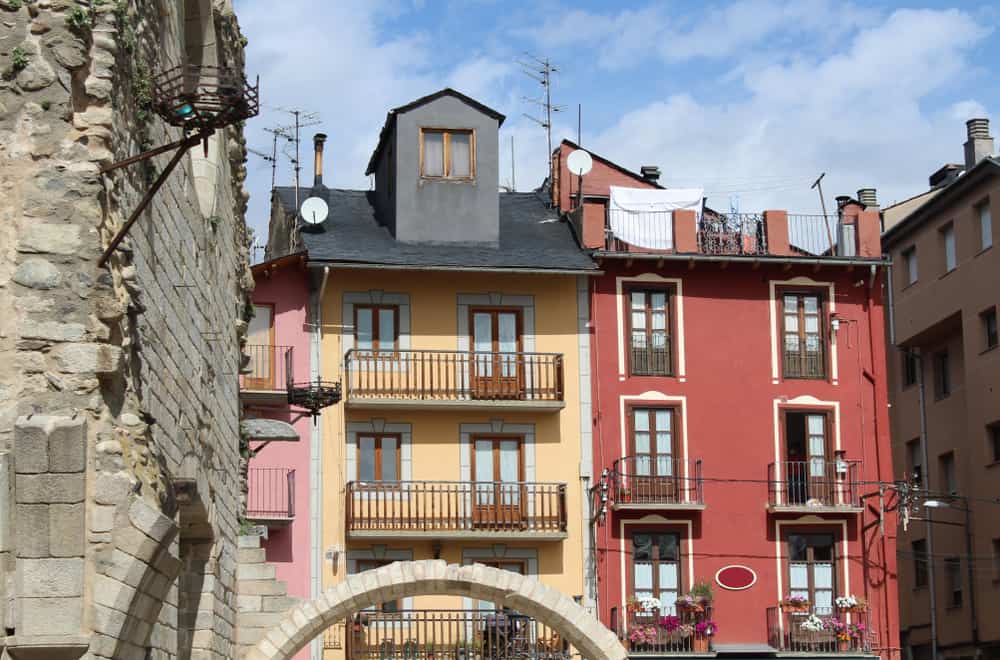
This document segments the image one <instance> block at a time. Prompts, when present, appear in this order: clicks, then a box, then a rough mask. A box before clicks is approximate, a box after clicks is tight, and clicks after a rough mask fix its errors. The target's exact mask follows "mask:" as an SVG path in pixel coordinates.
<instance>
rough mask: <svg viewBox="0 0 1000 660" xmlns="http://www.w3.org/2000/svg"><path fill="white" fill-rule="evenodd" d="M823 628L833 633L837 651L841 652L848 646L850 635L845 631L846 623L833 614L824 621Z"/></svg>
mask: <svg viewBox="0 0 1000 660" xmlns="http://www.w3.org/2000/svg"><path fill="white" fill-rule="evenodd" d="M825 629H826V630H828V631H830V632H831V633H833V636H834V637H835V638H836V639H837V651H839V652H841V653H843V652H844V651H847V650H848V649H849V648H850V643H851V635H850V633H849V632H848V631H847V624H846V623H844V622H843V621H841V620H840V619H839V618H837V617H835V616H831V617H829V618H828V619H827V620H826V622H825Z"/></svg>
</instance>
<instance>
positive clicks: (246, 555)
mask: <svg viewBox="0 0 1000 660" xmlns="http://www.w3.org/2000/svg"><path fill="white" fill-rule="evenodd" d="M238 559H239V562H240V563H241V564H263V563H264V562H265V561H267V551H266V550H264V548H240V549H239V556H238Z"/></svg>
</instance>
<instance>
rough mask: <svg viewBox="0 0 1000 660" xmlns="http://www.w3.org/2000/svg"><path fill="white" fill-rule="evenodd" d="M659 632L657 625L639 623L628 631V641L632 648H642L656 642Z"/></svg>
mask: <svg viewBox="0 0 1000 660" xmlns="http://www.w3.org/2000/svg"><path fill="white" fill-rule="evenodd" d="M657 637H658V633H657V630H656V626H652V625H645V624H643V625H638V626H632V627H631V628H630V629H629V631H628V641H629V643H630V646H631V647H632V650H640V649H644V648H646V647H648V646H649V645H651V644H653V643H655V642H656V639H657Z"/></svg>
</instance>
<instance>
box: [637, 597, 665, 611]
mask: <svg viewBox="0 0 1000 660" xmlns="http://www.w3.org/2000/svg"><path fill="white" fill-rule="evenodd" d="M639 607H640V608H641V610H642V611H643V612H653V611H657V612H658V611H659V610H660V609H662V608H663V604H662V603H661V602H660V599H659V598H654V597H653V596H646V597H645V598H643V599H642V600H640V601H639Z"/></svg>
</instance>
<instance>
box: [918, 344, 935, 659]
mask: <svg viewBox="0 0 1000 660" xmlns="http://www.w3.org/2000/svg"><path fill="white" fill-rule="evenodd" d="M916 357H917V386H918V393H919V401H920V448H921V453H922V456H921V460H922V461H923V463H924V465H923V470H922V474H921V475H920V478H921V481H922V482H923V483H921V484H920V485H921V488H922V490H925V491H926V490H928V488H927V487H928V486H929V485H930V483H929V482H930V479H929V475H930V470H929V462H930V458H929V456H930V452H929V451H928V449H927V398H926V396H927V392H926V388H925V386H924V355H923V353H922V352H918V353H917V354H916ZM932 517H933V516H932V511H931V510H930V509H928V510H927V512H926V514H925V520H926V527H927V582H928V586H929V587H930V589H929V591H930V593H929V594H928V595H929V596H930V602H931V660H938V635H937V585H936V580H935V575H934V521H933V520H932Z"/></svg>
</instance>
